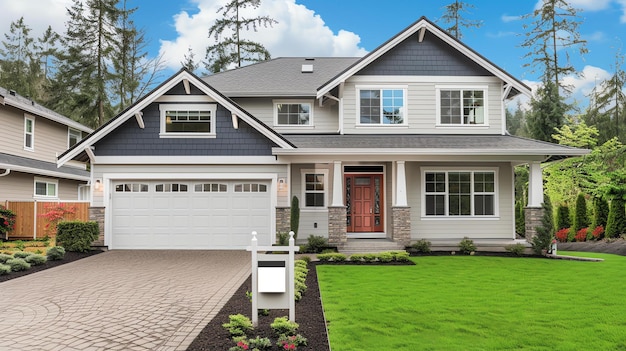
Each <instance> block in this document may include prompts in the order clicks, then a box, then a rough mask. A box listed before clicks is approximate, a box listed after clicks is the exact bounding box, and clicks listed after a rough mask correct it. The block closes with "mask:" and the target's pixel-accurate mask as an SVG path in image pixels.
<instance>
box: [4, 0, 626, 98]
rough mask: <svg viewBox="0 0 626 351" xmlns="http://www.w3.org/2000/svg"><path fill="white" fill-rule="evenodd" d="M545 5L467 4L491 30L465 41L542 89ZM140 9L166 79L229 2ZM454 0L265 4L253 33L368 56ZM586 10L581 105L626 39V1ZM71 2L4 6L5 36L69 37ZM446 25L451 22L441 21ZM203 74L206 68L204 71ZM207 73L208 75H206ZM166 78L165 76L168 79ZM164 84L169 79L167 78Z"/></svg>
mask: <svg viewBox="0 0 626 351" xmlns="http://www.w3.org/2000/svg"><path fill="white" fill-rule="evenodd" d="M537 1H540V0H521V1H494V0H466V1H465V2H468V3H471V4H473V5H474V6H475V8H474V9H473V10H472V13H471V14H469V15H468V17H470V18H472V19H477V20H482V21H483V26H482V27H480V28H477V29H469V30H465V31H464V37H463V41H464V42H465V43H466V44H467V45H469V46H470V47H471V48H473V49H474V50H476V51H478V52H479V53H481V54H482V55H483V56H485V57H486V58H487V59H489V60H491V61H492V62H493V63H495V64H496V65H498V66H500V67H501V68H503V69H505V70H507V71H508V72H509V73H511V74H512V75H514V76H515V77H517V78H519V79H521V80H524V81H525V82H527V83H528V84H529V85H531V86H536V84H537V81H538V79H539V78H538V74H533V73H531V72H530V71H529V69H527V68H524V67H522V65H523V63H525V62H527V61H526V60H524V59H523V58H522V57H523V56H524V54H525V50H524V49H522V48H520V47H519V45H520V43H521V42H522V41H523V36H522V34H523V32H524V29H523V23H524V21H522V20H521V19H520V18H519V16H521V15H524V14H527V13H530V12H532V11H533V9H534V8H535V6H536V5H537ZM128 2H129V4H130V6H134V7H138V10H137V12H136V15H135V21H136V22H137V24H138V25H139V26H140V27H142V28H144V29H145V31H146V37H147V38H148V40H150V46H149V52H150V56H156V55H159V54H162V55H163V60H164V63H165V64H166V67H167V68H168V70H167V72H166V74H165V75H169V74H171V72H174V71H176V70H177V69H178V68H179V67H180V63H179V62H180V61H181V60H182V59H183V55H184V54H185V53H186V51H187V48H188V47H191V48H192V49H193V50H194V52H195V53H196V58H204V48H206V46H207V45H209V44H210V41H209V38H208V37H207V33H208V28H209V27H210V25H211V24H212V23H213V21H215V19H216V18H218V15H217V13H216V10H217V8H219V7H220V6H221V5H222V4H223V3H225V0H179V1H173V0H128ZM451 2H453V0H428V1H413V0H412V1H408V0H407V1H399V0H395V1H393V0H390V1H380V0H376V1H374V0H332V1H331V0H262V5H261V7H260V8H259V9H258V13H263V14H268V15H270V16H271V17H273V18H275V19H277V20H278V21H279V23H278V24H277V25H275V26H274V27H273V28H270V29H264V28H262V29H261V30H259V31H258V32H256V33H254V32H253V33H250V38H251V39H253V40H257V41H260V42H262V43H263V44H264V45H265V46H266V47H267V48H268V49H269V50H270V52H271V53H272V55H273V57H279V56H360V55H364V54H365V53H367V52H369V51H371V50H373V49H375V48H376V47H377V46H378V45H380V44H382V43H383V42H384V41H386V40H387V39H389V38H390V37H392V36H393V35H395V34H397V33H398V32H400V31H401V30H403V29H404V28H406V27H407V26H409V25H410V24H411V23H413V22H414V21H416V20H417V19H418V18H420V17H421V16H426V17H427V18H429V19H431V20H433V21H436V20H437V19H438V18H439V17H441V15H442V13H443V6H445V5H446V4H449V3H451ZM570 2H571V3H572V5H573V6H574V7H575V8H581V9H583V11H582V12H581V13H580V14H581V17H582V19H583V23H582V25H581V26H580V28H579V30H580V33H581V35H582V37H583V38H584V39H586V40H587V41H588V49H589V53H588V54H587V55H586V56H585V57H584V58H581V57H580V56H579V55H577V54H573V55H572V56H571V61H572V63H573V64H574V66H575V67H576V69H578V70H580V71H582V72H584V73H585V76H584V77H569V78H568V79H569V80H570V83H571V84H573V85H574V86H575V94H574V98H575V99H577V100H579V101H581V100H584V99H585V94H588V92H589V90H591V89H592V88H593V86H594V85H595V83H596V82H598V83H599V82H600V81H602V80H603V79H606V78H608V77H609V75H610V74H611V72H613V71H614V68H615V67H614V61H615V53H616V52H617V50H619V49H622V51H625V50H623V48H622V47H623V41H624V40H625V38H623V37H624V36H626V34H625V33H626V16H625V15H624V11H625V10H624V8H625V7H626V0H571V1H570ZM70 4H71V0H19V1H15V0H0V8H2V9H3V11H2V13H1V14H0V30H1V31H2V32H7V31H8V26H9V23H10V22H11V21H14V20H17V19H18V18H19V17H20V16H24V17H25V22H26V23H27V24H28V25H30V26H31V27H32V28H33V34H34V35H39V33H41V31H43V29H44V27H45V26H46V25H47V24H50V25H52V26H53V28H54V29H55V30H57V31H59V32H63V31H64V22H65V20H66V18H65V7H68V6H69V5H70ZM439 24H440V25H441V26H445V25H444V24H443V23H439ZM201 71H203V70H201ZM199 73H202V72H199ZM164 78H165V77H164ZM164 78H163V79H164Z"/></svg>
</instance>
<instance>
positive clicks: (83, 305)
mask: <svg viewBox="0 0 626 351" xmlns="http://www.w3.org/2000/svg"><path fill="white" fill-rule="evenodd" d="M249 274H250V253H248V252H245V251H109V252H105V253H102V254H99V255H95V256H91V257H89V258H85V259H82V260H79V261H75V262H72V263H68V264H65V265H62V266H59V267H56V268H51V269H48V270H45V271H42V272H39V273H34V274H30V275H27V276H24V277H21V278H17V279H13V280H9V281H7V282H4V283H1V284H0V331H1V332H0V333H1V335H2V336H1V337H0V350H59V351H60V350H63V351H66V350H69V351H71V350H107V351H108V350H185V349H186V348H187V347H188V346H189V344H190V343H191V342H192V341H193V339H194V338H195V337H196V335H197V334H198V333H200V331H201V330H202V328H203V327H204V326H205V325H206V323H207V322H208V321H210V320H211V318H213V317H214V316H215V315H216V314H217V312H219V310H220V308H221V307H222V306H223V305H224V304H225V303H226V302H227V301H228V299H229V298H230V296H232V294H233V293H234V292H235V291H236V290H237V288H238V287H239V286H240V285H241V284H242V283H243V281H244V280H245V279H246V278H247V277H248V275H249Z"/></svg>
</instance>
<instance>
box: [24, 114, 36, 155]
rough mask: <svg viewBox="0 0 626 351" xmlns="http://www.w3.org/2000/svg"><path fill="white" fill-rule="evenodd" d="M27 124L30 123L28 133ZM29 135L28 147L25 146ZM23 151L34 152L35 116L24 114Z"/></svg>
mask: <svg viewBox="0 0 626 351" xmlns="http://www.w3.org/2000/svg"><path fill="white" fill-rule="evenodd" d="M28 122H31V123H30V127H31V128H30V129H31V130H30V132H28V131H27V130H28ZM28 135H30V146H27V145H26V136H28ZM23 141H24V143H23V144H22V145H23V146H24V150H26V151H35V116H31V115H27V114H24V140H23Z"/></svg>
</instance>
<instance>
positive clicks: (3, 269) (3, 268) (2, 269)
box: [0, 263, 11, 275]
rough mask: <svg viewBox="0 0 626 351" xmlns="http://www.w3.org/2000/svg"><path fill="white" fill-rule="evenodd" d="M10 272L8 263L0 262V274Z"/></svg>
mask: <svg viewBox="0 0 626 351" xmlns="http://www.w3.org/2000/svg"><path fill="white" fill-rule="evenodd" d="M10 272H11V266H9V265H8V264H4V263H0V275H4V274H9V273H10Z"/></svg>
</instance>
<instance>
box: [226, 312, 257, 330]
mask: <svg viewBox="0 0 626 351" xmlns="http://www.w3.org/2000/svg"><path fill="white" fill-rule="evenodd" d="M228 319H229V322H228V323H224V324H222V327H224V328H226V330H228V332H229V333H230V335H231V336H243V335H246V332H248V331H251V330H252V329H253V328H252V321H251V320H250V318H248V317H246V316H244V315H243V314H241V313H238V314H231V315H230V316H228Z"/></svg>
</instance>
